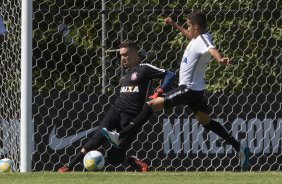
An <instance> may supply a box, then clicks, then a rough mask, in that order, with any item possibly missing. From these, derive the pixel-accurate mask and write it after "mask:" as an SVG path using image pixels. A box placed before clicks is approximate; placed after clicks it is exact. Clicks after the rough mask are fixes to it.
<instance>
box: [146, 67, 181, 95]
mask: <svg viewBox="0 0 282 184" xmlns="http://www.w3.org/2000/svg"><path fill="white" fill-rule="evenodd" d="M175 77H176V75H175V73H173V72H172V71H169V70H166V71H165V76H164V78H163V80H162V84H161V86H160V87H159V88H157V89H156V90H155V92H154V94H152V95H151V96H149V99H154V98H157V97H159V96H161V95H162V94H163V92H164V91H165V90H166V89H167V88H168V87H169V86H170V85H171V84H172V82H173V81H174V79H175Z"/></svg>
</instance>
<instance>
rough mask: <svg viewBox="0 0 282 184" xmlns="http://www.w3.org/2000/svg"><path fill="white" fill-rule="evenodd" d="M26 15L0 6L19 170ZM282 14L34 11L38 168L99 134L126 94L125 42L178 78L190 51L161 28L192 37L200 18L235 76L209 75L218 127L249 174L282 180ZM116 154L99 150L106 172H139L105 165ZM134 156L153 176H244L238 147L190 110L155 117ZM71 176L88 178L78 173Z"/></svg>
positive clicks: (54, 4)
mask: <svg viewBox="0 0 282 184" xmlns="http://www.w3.org/2000/svg"><path fill="white" fill-rule="evenodd" d="M19 7H20V5H19V2H18V1H5V0H4V3H2V5H1V8H2V9H1V16H2V17H3V20H4V23H5V24H6V30H7V33H6V34H5V39H4V43H3V44H2V46H1V47H2V48H3V49H2V50H1V62H0V70H1V72H0V78H1V80H0V89H1V93H0V96H1V98H0V100H1V103H0V107H1V109H0V118H1V120H0V146H1V152H0V153H1V157H2V158H3V157H9V158H12V159H13V160H16V162H18V161H19V156H18V154H19V153H18V152H19V149H18V147H19V146H18V143H19V136H18V135H19V122H20V120H19V114H20V109H19V102H20V93H19V86H20V80H19V74H20V67H19V63H20V61H19V58H20V56H19V55H20V54H19V53H20V48H19V42H20V35H19V33H20V24H19V18H20V8H19ZM281 9H282V3H281V2H280V1H276V0H270V1H267V2H265V1H262V0H260V1H254V0H245V1H235V0H234V1H225V0H217V1H204V0H190V1H175V2H172V1H158V0H147V1H141V0H134V1H129V0H119V1H117V0H114V1H109V0H99V1H98V0H95V1H93V0H86V1H82V0H76V1H71V0H65V1H55V0H36V1H33V40H32V43H33V65H32V70H33V71H32V83H33V85H32V92H33V101H32V110H33V111H32V114H33V116H32V119H33V123H34V134H33V141H34V142H33V147H34V150H33V153H32V168H31V169H32V170H33V171H43V170H48V171H56V170H57V169H58V168H59V167H61V166H62V165H64V164H66V163H68V162H69V160H70V158H72V157H73V156H74V155H75V154H76V153H78V152H79V151H80V149H81V146H82V145H84V144H85V143H86V142H87V140H88V138H89V137H91V136H92V135H93V133H94V132H95V129H96V127H97V126H98V125H99V122H100V121H101V120H102V119H103V117H104V116H105V112H106V111H107V110H108V109H109V108H110V106H111V105H112V104H113V103H114V101H115V99H116V97H117V95H118V93H119V86H118V85H119V79H120V78H121V76H122V74H123V72H124V71H123V69H122V68H121V66H120V61H119V56H118V52H117V51H116V49H117V48H118V45H119V43H120V42H121V41H123V40H127V39H130V40H134V41H136V42H137V43H138V45H139V46H140V47H141V48H142V50H141V51H140V57H141V58H142V60H143V62H148V63H150V64H153V65H156V66H159V67H162V68H165V69H169V70H172V71H175V72H178V70H179V64H180V61H181V58H182V55H183V52H184V50H185V48H186V46H187V44H188V43H189V42H188V40H186V39H185V38H184V37H183V35H181V34H179V33H178V32H177V31H176V30H175V29H173V28H172V27H171V26H167V25H164V23H163V19H164V18H166V17H168V16H170V17H172V18H173V20H174V21H176V22H178V23H179V24H180V25H183V26H184V27H185V26H187V25H186V22H185V21H186V19H185V18H186V16H187V14H189V13H191V12H192V11H194V10H202V11H204V12H205V13H206V14H207V20H208V31H209V32H211V34H212V37H213V41H214V45H215V46H216V47H217V48H218V49H219V51H220V52H221V53H222V54H223V55H225V56H228V57H230V59H231V62H232V63H231V65H230V66H228V67H223V66H219V65H218V64H217V63H216V62H215V61H212V62H211V63H210V64H209V66H208V71H207V73H206V76H205V78H206V97H207V99H208V103H209V105H210V107H211V111H212V112H211V117H212V118H214V119H216V120H217V121H219V122H220V123H222V124H223V125H224V126H225V127H226V128H227V130H228V131H230V133H232V135H233V136H234V137H236V138H237V139H239V140H240V141H241V142H243V143H244V144H248V146H249V147H250V151H251V157H250V167H249V169H250V170H252V171H269V170H274V171H275V170H281V166H280V165H281V162H279V160H281V159H282V151H281V150H282V147H281V139H282V111H281V104H282V92H281V86H282V85H281V82H282V49H281V48H282V41H281V36H282V30H281V25H282V18H281V17H282V16H281ZM155 82H156V81H153V85H152V89H153V88H154V87H156V86H155V85H154V84H155ZM175 86H177V82H176V83H175V84H174V85H173V87H175ZM109 148H110V145H109V144H106V145H104V146H103V147H101V148H100V149H99V151H101V152H102V153H103V154H104V155H105V156H106V164H105V171H124V170H125V171H132V168H131V167H129V166H128V165H127V164H121V165H119V166H117V167H114V166H112V165H110V164H109V162H108V161H107V150H108V149H109ZM128 154H133V155H136V156H137V157H138V158H140V159H142V160H144V162H146V163H147V164H148V165H149V168H150V170H152V171H222V170H224V171H235V170H240V165H239V158H238V154H237V153H236V152H235V151H234V150H233V149H232V147H231V145H229V144H227V143H226V142H224V141H223V140H222V139H221V138H220V137H218V136H217V135H215V134H214V133H211V132H206V131H205V130H204V129H203V128H202V127H201V125H200V124H199V123H198V122H197V120H196V119H195V117H194V116H193V114H192V112H191V111H190V109H189V108H188V107H186V106H181V107H176V108H173V109H169V110H165V111H163V112H161V113H158V114H155V115H153V116H152V117H151V119H150V121H148V122H147V123H146V124H145V125H144V126H143V127H142V131H140V133H139V134H138V135H137V139H136V140H135V141H134V142H133V144H132V148H131V149H130V150H128ZM16 169H17V168H16ZM74 169H75V170H77V171H81V170H84V168H83V166H82V164H81V163H80V164H77V165H76V166H75V168H74Z"/></svg>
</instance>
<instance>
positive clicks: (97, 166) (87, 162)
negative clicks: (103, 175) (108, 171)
mask: <svg viewBox="0 0 282 184" xmlns="http://www.w3.org/2000/svg"><path fill="white" fill-rule="evenodd" d="M104 164H105V158H104V156H103V154H102V153H100V152H99V151H89V152H88V153H87V154H86V155H85V156H84V159H83V165H84V167H85V168H86V169H87V170H88V171H98V170H101V169H102V168H103V167H104Z"/></svg>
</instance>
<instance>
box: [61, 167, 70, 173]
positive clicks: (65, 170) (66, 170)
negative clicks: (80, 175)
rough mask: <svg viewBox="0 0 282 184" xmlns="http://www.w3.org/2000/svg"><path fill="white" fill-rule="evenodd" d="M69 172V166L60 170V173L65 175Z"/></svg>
mask: <svg viewBox="0 0 282 184" xmlns="http://www.w3.org/2000/svg"><path fill="white" fill-rule="evenodd" d="M69 171H70V169H69V168H68V166H63V167H61V168H60V169H59V170H58V172H59V173H64V172H69Z"/></svg>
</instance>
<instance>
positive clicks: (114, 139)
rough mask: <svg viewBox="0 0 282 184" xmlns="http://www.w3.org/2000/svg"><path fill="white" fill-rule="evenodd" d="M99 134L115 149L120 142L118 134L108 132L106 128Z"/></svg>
mask: <svg viewBox="0 0 282 184" xmlns="http://www.w3.org/2000/svg"><path fill="white" fill-rule="evenodd" d="M101 133H102V135H103V136H105V137H106V138H107V139H108V141H109V142H110V143H111V145H113V146H114V147H115V148H117V147H118V145H119V143H120V141H119V133H117V132H116V131H115V130H114V131H108V130H107V129H106V128H102V130H101Z"/></svg>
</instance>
